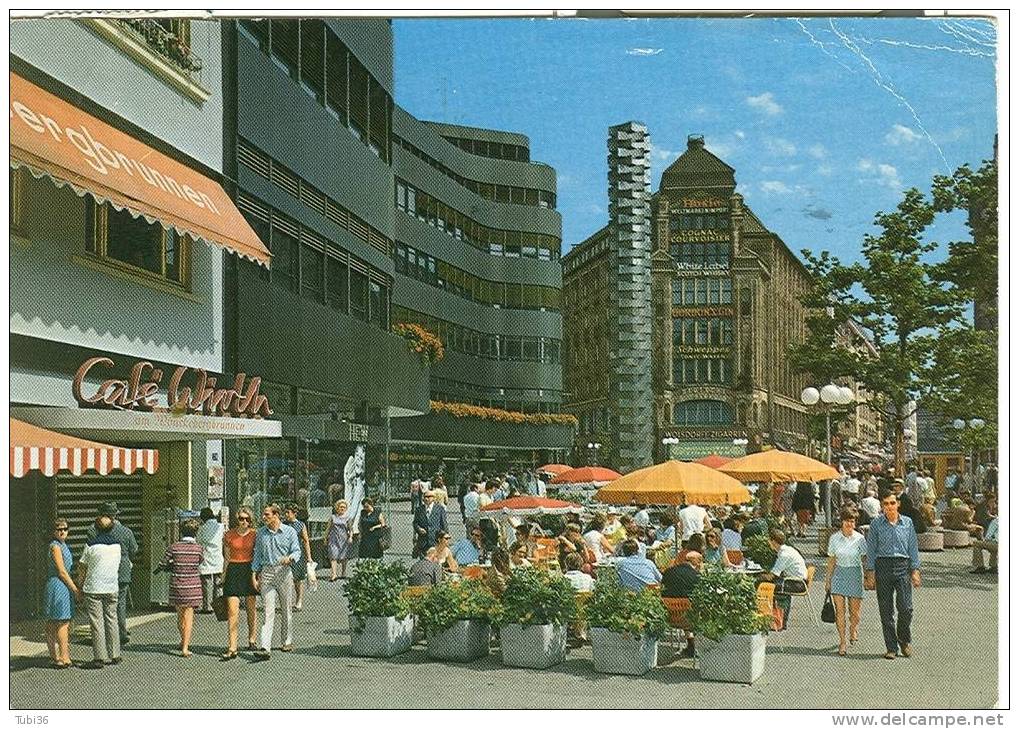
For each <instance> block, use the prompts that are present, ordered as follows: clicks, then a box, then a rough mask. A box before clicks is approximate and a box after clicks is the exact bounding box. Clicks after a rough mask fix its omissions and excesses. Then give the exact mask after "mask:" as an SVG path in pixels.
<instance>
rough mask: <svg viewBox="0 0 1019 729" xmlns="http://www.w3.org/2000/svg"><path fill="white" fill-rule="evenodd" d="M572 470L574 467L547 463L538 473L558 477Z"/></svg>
mask: <svg viewBox="0 0 1019 729" xmlns="http://www.w3.org/2000/svg"><path fill="white" fill-rule="evenodd" d="M572 470H573V466H567V465H566V464H565V463H546V464H545V465H544V466H542V467H541V468H539V469H538V473H550V474H552V475H553V476H558V475H559V474H560V473H566V472H567V471H572Z"/></svg>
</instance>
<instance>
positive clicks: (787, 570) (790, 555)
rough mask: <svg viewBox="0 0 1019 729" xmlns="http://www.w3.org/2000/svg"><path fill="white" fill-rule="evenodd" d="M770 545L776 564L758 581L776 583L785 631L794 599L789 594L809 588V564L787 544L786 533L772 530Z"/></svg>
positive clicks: (777, 599) (776, 602)
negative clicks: (774, 554) (773, 551)
mask: <svg viewBox="0 0 1019 729" xmlns="http://www.w3.org/2000/svg"><path fill="white" fill-rule="evenodd" d="M768 543H769V544H770V545H771V548H772V549H774V550H775V553H776V556H775V564H774V565H772V567H771V571H770V572H764V573H762V574H761V575H760V577H759V578H758V579H760V580H762V581H766V582H775V583H777V584H776V585H775V604H776V605H779V606H780V607H781V608H782V615H783V618H784V620H783V622H782V624H783V628H782V629H783V630H785V629H786V628H787V627H788V626H789V613H790V611H791V610H792V605H793V601H792V598H791V597H789V595H787V594H786V593H787V592H802V591H803V590H805V589H806V588H807V563H806V562H804V561H803V555H801V554H800V553H799V552H797V551H796V550H795V549H793V548H792V547H790V546H789V545H788V544H786V543H785V533H784V532H782V531H781V530H779V529H772V530H771V532H770V533H769V534H768Z"/></svg>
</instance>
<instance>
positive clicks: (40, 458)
mask: <svg viewBox="0 0 1019 729" xmlns="http://www.w3.org/2000/svg"><path fill="white" fill-rule="evenodd" d="M10 420H11V445H10V449H11V475H12V476H14V477H15V478H21V477H22V476H25V475H26V474H27V473H28V472H29V471H41V472H42V473H44V474H45V475H47V476H53V475H55V474H56V473H58V472H60V471H68V472H70V473H73V474H74V475H75V476H80V475H82V474H83V473H85V472H86V471H98V472H99V473H100V474H102V475H103V476H105V475H107V474H108V473H110V472H111V471H123V472H124V473H128V474H130V473H134V472H135V471H137V470H139V469H141V470H143V471H145V472H146V473H150V474H151V473H155V472H156V470H157V469H158V468H159V451H157V450H155V449H154V448H121V447H119V446H112V445H106V444H105V443H95V442H93V441H90V440H84V439H83V438H75V437H73V436H70V435H64V434H62V433H55V432H53V431H52V430H46V429H45V428H39V427H36V426H34V425H29V424H28V423H24V422H22V421H20V420H15V419H14V418H11V419H10Z"/></svg>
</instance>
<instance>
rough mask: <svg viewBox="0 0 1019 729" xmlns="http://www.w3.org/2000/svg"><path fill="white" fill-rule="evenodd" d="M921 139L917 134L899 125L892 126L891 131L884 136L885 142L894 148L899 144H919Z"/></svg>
mask: <svg viewBox="0 0 1019 729" xmlns="http://www.w3.org/2000/svg"><path fill="white" fill-rule="evenodd" d="M921 139H922V137H921V136H920V135H919V134H917V133H916V132H914V131H913V130H912V129H910V128H909V127H904V126H902V125H901V124H894V125H892V130H891V131H890V132H888V134H886V135H885V142H887V143H888V144H891V145H892V146H896V147H897V146H899V145H900V144H912V143H913V142H919V141H920V140H921Z"/></svg>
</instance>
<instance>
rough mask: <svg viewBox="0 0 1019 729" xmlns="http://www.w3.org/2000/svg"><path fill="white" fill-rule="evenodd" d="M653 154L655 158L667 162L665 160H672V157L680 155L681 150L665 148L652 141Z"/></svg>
mask: <svg viewBox="0 0 1019 729" xmlns="http://www.w3.org/2000/svg"><path fill="white" fill-rule="evenodd" d="M651 156H652V157H653V158H654V159H656V160H659V161H661V162H665V161H668V160H672V159H675V158H676V157H678V156H679V152H674V151H672V150H671V149H665V148H664V147H659V146H657V145H655V144H654V143H652V144H651Z"/></svg>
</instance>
